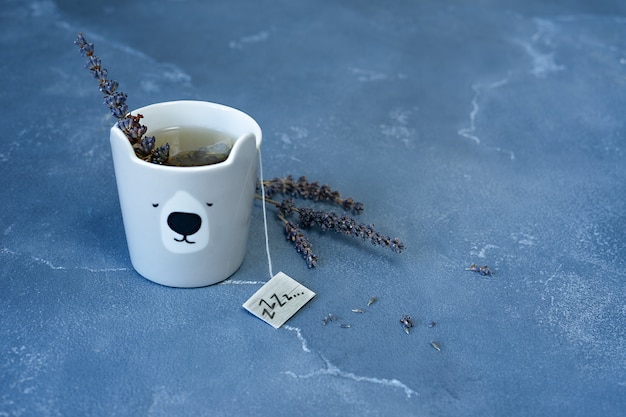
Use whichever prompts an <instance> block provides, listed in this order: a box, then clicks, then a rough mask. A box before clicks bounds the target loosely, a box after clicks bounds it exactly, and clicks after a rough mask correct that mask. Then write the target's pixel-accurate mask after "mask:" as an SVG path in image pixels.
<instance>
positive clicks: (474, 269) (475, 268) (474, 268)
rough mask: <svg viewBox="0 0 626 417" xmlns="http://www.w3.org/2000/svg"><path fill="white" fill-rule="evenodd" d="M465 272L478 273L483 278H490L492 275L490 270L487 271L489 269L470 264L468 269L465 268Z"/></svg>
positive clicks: (485, 266) (484, 266)
mask: <svg viewBox="0 0 626 417" xmlns="http://www.w3.org/2000/svg"><path fill="white" fill-rule="evenodd" d="M465 270H466V271H472V272H478V273H479V274H480V275H483V276H492V275H493V271H492V270H491V269H489V267H488V266H487V265H483V266H480V267H479V266H478V265H476V264H471V265H470V266H469V268H465Z"/></svg>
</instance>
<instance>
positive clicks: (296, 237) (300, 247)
mask: <svg viewBox="0 0 626 417" xmlns="http://www.w3.org/2000/svg"><path fill="white" fill-rule="evenodd" d="M285 234H286V235H287V240H291V241H292V242H293V243H294V246H295V248H296V251H297V252H298V253H300V254H302V257H303V258H304V260H305V261H306V264H307V266H308V267H309V268H314V267H315V266H316V265H317V255H315V254H314V253H313V249H312V248H311V244H310V243H309V240H308V239H307V237H306V236H305V235H304V234H303V233H302V231H300V229H298V226H296V225H295V224H294V223H292V222H289V221H287V222H286V223H285Z"/></svg>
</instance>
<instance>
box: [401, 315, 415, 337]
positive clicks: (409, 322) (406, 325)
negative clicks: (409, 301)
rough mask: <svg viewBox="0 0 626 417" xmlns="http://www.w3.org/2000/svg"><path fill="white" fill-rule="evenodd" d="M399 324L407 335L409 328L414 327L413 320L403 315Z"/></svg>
mask: <svg viewBox="0 0 626 417" xmlns="http://www.w3.org/2000/svg"><path fill="white" fill-rule="evenodd" d="M400 323H401V324H402V328H403V329H404V333H406V334H409V333H410V332H411V330H410V329H411V327H413V326H414V324H413V319H412V318H411V316H409V315H406V314H405V315H404V316H402V318H401V319H400Z"/></svg>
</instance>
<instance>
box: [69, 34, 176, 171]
mask: <svg viewBox="0 0 626 417" xmlns="http://www.w3.org/2000/svg"><path fill="white" fill-rule="evenodd" d="M74 43H75V44H76V45H77V46H78V47H79V49H80V53H81V55H82V56H84V57H85V58H86V63H85V67H86V68H87V69H89V72H90V73H91V75H92V76H93V77H94V78H95V79H97V80H98V83H99V85H100V91H101V92H102V93H103V94H104V104H106V105H107V106H108V107H109V110H110V111H111V114H112V115H113V117H115V118H116V119H117V126H118V127H119V128H120V129H121V130H122V132H124V134H125V135H126V137H127V138H128V140H129V141H130V143H131V145H133V149H134V150H135V154H136V155H137V157H139V158H141V159H143V160H145V161H149V162H153V163H156V164H164V163H166V162H167V159H168V158H169V149H170V147H169V144H165V145H163V146H160V147H158V148H157V147H156V146H155V142H156V140H155V139H154V137H149V138H145V137H143V135H144V134H145V133H146V131H147V130H148V128H147V127H146V126H144V125H142V124H141V123H140V122H139V120H140V119H141V118H142V117H143V116H142V115H140V114H138V115H136V116H133V115H131V114H130V113H128V105H127V104H126V99H127V97H128V95H127V94H126V93H123V92H121V91H117V89H118V87H119V83H118V82H117V81H115V80H109V79H108V76H109V72H108V71H107V69H106V68H102V62H101V60H100V58H99V57H97V56H96V55H95V54H94V52H95V48H94V45H93V43H89V42H87V40H86V39H85V37H84V36H83V34H82V33H80V32H79V33H78V37H77V38H76V40H75V41H74Z"/></svg>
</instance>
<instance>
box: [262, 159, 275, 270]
mask: <svg viewBox="0 0 626 417" xmlns="http://www.w3.org/2000/svg"><path fill="white" fill-rule="evenodd" d="M259 176H260V177H261V201H262V206H263V227H264V228H265V251H266V252H267V266H268V268H269V272H270V279H272V277H273V276H274V273H273V272H272V256H271V255H270V239H269V236H268V233H267V210H266V209H265V185H263V156H262V155H261V148H259Z"/></svg>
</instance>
